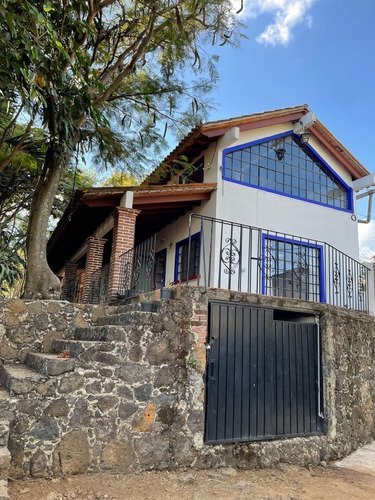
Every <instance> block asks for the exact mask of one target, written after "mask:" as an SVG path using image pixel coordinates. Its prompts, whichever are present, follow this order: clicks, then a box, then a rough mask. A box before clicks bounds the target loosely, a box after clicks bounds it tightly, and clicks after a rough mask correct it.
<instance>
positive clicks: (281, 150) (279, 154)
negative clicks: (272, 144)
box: [275, 148, 285, 161]
mask: <svg viewBox="0 0 375 500" xmlns="http://www.w3.org/2000/svg"><path fill="white" fill-rule="evenodd" d="M275 153H276V156H277V159H278V160H279V161H281V160H283V159H284V156H285V149H284V148H277V149H275Z"/></svg>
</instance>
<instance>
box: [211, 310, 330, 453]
mask: <svg viewBox="0 0 375 500" xmlns="http://www.w3.org/2000/svg"><path fill="white" fill-rule="evenodd" d="M278 316H280V315H278V314H275V311H274V310H272V309H262V308H256V307H251V306H247V305H243V304H233V303H225V302H211V303H210V323H209V350H208V365H207V374H206V375H207V376H206V427H205V442H206V443H222V442H237V441H251V440H260V439H275V438H280V437H287V436H289V437H292V436H300V435H315V434H321V433H322V428H323V416H322V392H321V370H320V338H319V335H320V334H319V329H318V325H317V324H315V323H314V322H313V321H312V318H307V319H306V320H304V319H303V318H302V319H301V318H300V317H298V318H297V319H296V318H294V319H293V321H291V320H290V315H289V316H288V315H287V314H282V315H281V316H282V319H281V320H280V319H275V318H277V317H278ZM285 318H287V319H285Z"/></svg>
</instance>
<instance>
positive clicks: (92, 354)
mask: <svg viewBox="0 0 375 500" xmlns="http://www.w3.org/2000/svg"><path fill="white" fill-rule="evenodd" d="M115 347H116V344H115V343H114V342H101V341H97V340H94V341H92V340H63V339H61V340H55V341H54V342H53V344H52V352H53V353H57V354H58V353H60V352H62V351H69V353H70V355H71V356H72V358H76V359H78V360H80V361H83V362H85V363H87V362H89V361H92V360H94V361H95V360H97V358H99V359H98V360H99V361H100V359H101V356H100V354H103V353H109V352H111V351H113V350H114V349H115Z"/></svg>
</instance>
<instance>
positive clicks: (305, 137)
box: [299, 132, 311, 146]
mask: <svg viewBox="0 0 375 500" xmlns="http://www.w3.org/2000/svg"><path fill="white" fill-rule="evenodd" d="M310 137H311V134H310V132H302V134H301V135H300V136H299V140H300V141H301V144H302V146H306V144H307V143H308V142H309V139H310Z"/></svg>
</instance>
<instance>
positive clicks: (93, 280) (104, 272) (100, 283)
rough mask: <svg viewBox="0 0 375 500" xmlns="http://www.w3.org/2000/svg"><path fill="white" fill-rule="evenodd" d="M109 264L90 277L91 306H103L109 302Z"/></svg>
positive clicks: (89, 297) (88, 301)
mask: <svg viewBox="0 0 375 500" xmlns="http://www.w3.org/2000/svg"><path fill="white" fill-rule="evenodd" d="M108 277H109V264H107V265H106V266H104V267H102V268H101V269H98V270H97V271H95V272H93V273H92V274H91V276H90V293H89V296H88V298H87V301H86V302H87V303H89V304H103V303H104V302H106V300H107V291H108Z"/></svg>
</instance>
